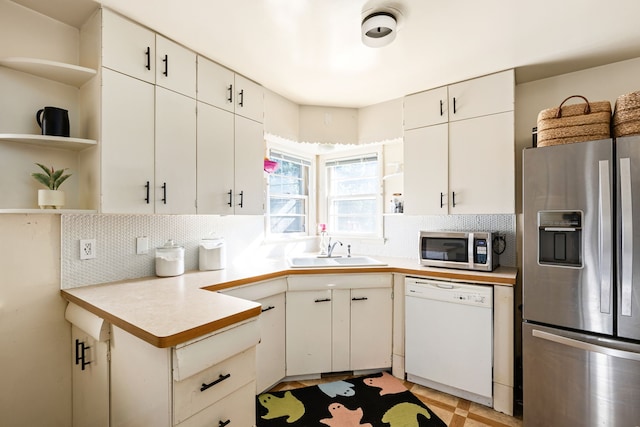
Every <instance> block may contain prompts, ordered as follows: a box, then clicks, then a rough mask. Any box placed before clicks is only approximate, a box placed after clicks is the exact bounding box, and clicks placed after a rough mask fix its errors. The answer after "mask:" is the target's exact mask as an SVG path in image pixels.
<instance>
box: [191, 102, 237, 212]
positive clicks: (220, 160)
mask: <svg viewBox="0 0 640 427" xmlns="http://www.w3.org/2000/svg"><path fill="white" fill-rule="evenodd" d="M197 122H198V123H197V128H198V129H197V140H198V144H197V145H198V147H197V153H198V155H197V168H196V170H197V187H198V188H197V197H198V213H199V214H220V215H225V214H233V209H234V204H235V203H234V201H233V197H232V195H233V190H234V118H233V113H230V112H228V111H225V110H221V109H219V108H216V107H212V106H210V105H207V104H204V103H202V102H198V120H197Z"/></svg>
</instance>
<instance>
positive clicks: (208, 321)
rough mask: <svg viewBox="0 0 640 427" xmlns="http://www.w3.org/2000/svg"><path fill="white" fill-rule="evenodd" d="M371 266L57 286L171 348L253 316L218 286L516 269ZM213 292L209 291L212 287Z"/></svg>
mask: <svg viewBox="0 0 640 427" xmlns="http://www.w3.org/2000/svg"><path fill="white" fill-rule="evenodd" d="M375 258H376V259H378V260H380V261H383V262H385V263H387V264H388V265H386V266H373V267H331V268H291V267H289V265H288V264H287V262H286V260H284V259H260V260H256V261H252V262H245V263H235V264H233V265H230V266H227V268H225V269H224V270H216V271H188V272H186V273H185V274H183V275H181V276H176V277H145V278H140V279H133V280H125V281H120V282H114V283H105V284H100V285H92V286H85V287H79V288H73V289H64V290H62V291H61V292H62V296H63V297H64V298H66V299H67V300H68V301H71V302H73V303H75V304H78V305H79V306H81V307H83V308H85V309H86V310H88V311H90V312H92V313H94V314H96V315H97V316H100V317H102V318H104V319H105V320H107V321H109V322H110V323H112V324H114V325H116V326H118V327H120V328H122V329H124V330H126V331H128V332H129V333H131V334H133V335H135V336H137V337H138V338H141V339H143V340H145V341H147V342H149V343H150V344H152V345H154V346H156V347H161V348H164V347H171V346H174V345H177V344H180V343H183V342H185V341H188V340H190V339H193V338H196V337H199V336H202V335H205V334H208V333H211V332H214V331H216V330H218V329H222V328H224V327H227V326H229V325H232V324H234V323H237V322H240V321H243V320H247V319H250V318H252V317H256V316H258V315H259V314H260V312H261V306H260V304H258V303H255V302H252V301H246V300H243V299H240V298H235V297H231V296H228V295H224V294H221V293H218V292H215V291H217V290H221V289H228V288H231V287H235V286H239V285H245V284H248V283H252V282H258V281H262V280H268V279H274V278H278V277H286V276H288V275H293V274H348V273H354V272H358V273H365V272H366V273H381V272H382V273H400V274H405V275H415V276H427V277H434V278H448V279H454V280H464V281H470V282H475V283H485V284H492V285H500V286H513V285H514V284H515V280H516V276H517V269H516V268H513V267H500V268H498V269H497V270H495V271H493V272H491V273H486V272H476V271H465V270H448V269H442V268H427V267H422V266H420V265H419V263H418V261H417V260H410V259H401V258H387V257H375ZM212 291H213V292H212Z"/></svg>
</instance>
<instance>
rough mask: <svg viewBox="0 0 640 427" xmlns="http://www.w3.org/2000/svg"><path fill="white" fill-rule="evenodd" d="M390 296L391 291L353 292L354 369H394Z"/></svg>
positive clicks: (353, 290)
mask: <svg viewBox="0 0 640 427" xmlns="http://www.w3.org/2000/svg"><path fill="white" fill-rule="evenodd" d="M391 294H392V292H391V288H377V289H351V291H350V296H351V304H350V307H351V340H350V349H351V355H350V356H351V357H350V366H351V369H353V370H366V369H377V368H381V367H390V366H391V353H392V351H391V342H392V334H393V300H392V296H391Z"/></svg>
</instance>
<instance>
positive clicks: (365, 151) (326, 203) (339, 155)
mask: <svg viewBox="0 0 640 427" xmlns="http://www.w3.org/2000/svg"><path fill="white" fill-rule="evenodd" d="M374 153H375V154H376V156H377V162H378V168H377V169H378V171H377V176H376V181H377V182H376V184H377V191H376V192H375V194H373V196H374V197H375V202H376V211H375V213H374V218H375V231H374V232H372V233H348V232H336V231H334V230H332V228H333V227H332V224H331V223H330V212H329V209H330V206H331V200H333V199H332V198H331V196H330V194H329V190H330V188H331V187H330V184H329V176H328V171H327V163H331V162H333V161H337V160H347V159H352V158H355V157H366V156H367V155H371V154H374ZM383 161H384V157H383V147H382V145H377V144H376V145H374V144H372V145H367V146H363V147H355V148H350V149H342V150H339V151H337V152H335V153H326V154H323V155H320V156H319V159H318V182H319V183H323V185H320V186H319V187H318V194H319V201H318V207H319V209H318V218H319V220H318V222H319V223H325V224H327V228H328V232H329V235H331V236H334V237H342V238H351V239H353V238H362V239H379V238H383V236H384V234H383V232H384V224H383V208H384V204H383V198H384V184H383V180H382V176H383V169H384V168H383ZM357 198H358V196H354V197H350V199H357ZM336 199H345V197H344V196H338V197H336ZM348 199H349V198H348Z"/></svg>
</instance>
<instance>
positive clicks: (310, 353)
mask: <svg viewBox="0 0 640 427" xmlns="http://www.w3.org/2000/svg"><path fill="white" fill-rule="evenodd" d="M331 297H332V291H331V290H316V291H303V292H287V310H286V311H287V313H286V318H287V321H286V323H287V327H286V333H287V376H295V375H306V374H315V373H322V372H331V371H332V364H331V306H332V304H331Z"/></svg>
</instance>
